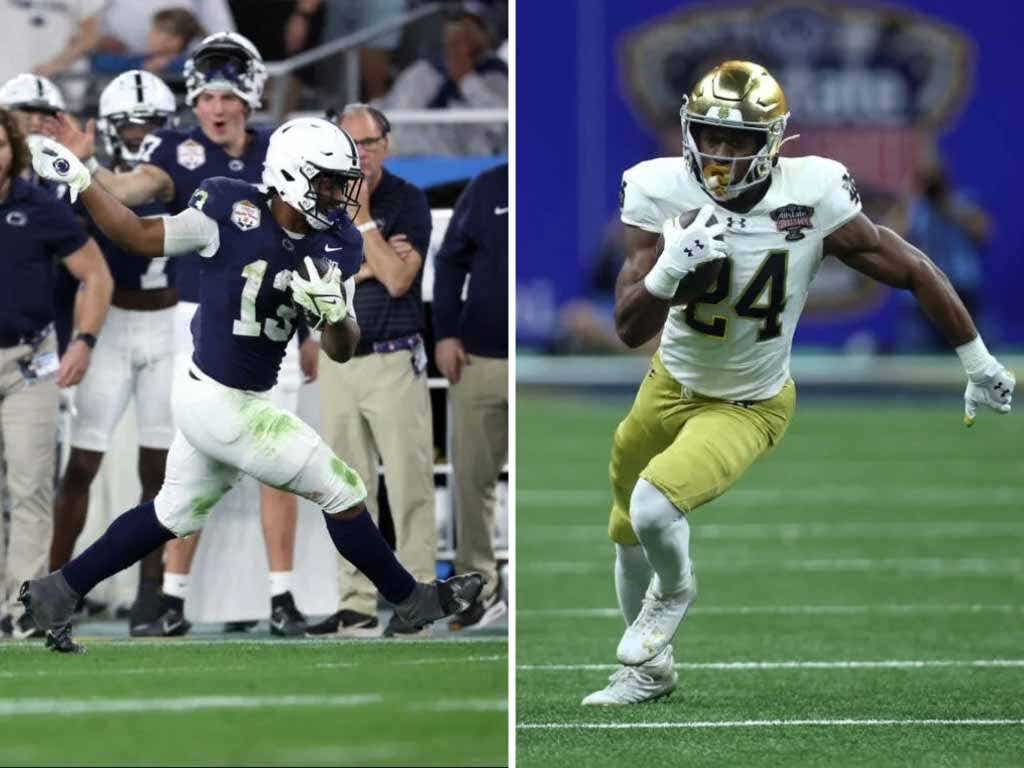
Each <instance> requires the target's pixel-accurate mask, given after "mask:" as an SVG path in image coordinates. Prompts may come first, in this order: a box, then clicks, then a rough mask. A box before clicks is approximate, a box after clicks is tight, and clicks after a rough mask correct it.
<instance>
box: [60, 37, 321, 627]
mask: <svg viewBox="0 0 1024 768" xmlns="http://www.w3.org/2000/svg"><path fill="white" fill-rule="evenodd" d="M265 80H266V68H265V67H264V65H263V60H262V58H261V56H260V54H259V51H257V50H256V48H255V46H253V44H252V43H251V42H250V41H249V40H248V39H246V38H245V37H244V36H242V35H239V34H237V33H234V32H220V33H217V34H213V35H210V36H209V37H207V38H205V39H204V40H203V41H202V43H200V45H199V46H198V47H197V48H196V50H195V51H194V52H193V53H192V56H191V57H190V58H189V60H188V61H187V62H186V64H185V84H186V102H187V103H188V105H189V106H191V107H192V109H193V112H194V113H195V115H196V118H197V119H198V122H199V124H198V125H197V126H196V127H195V128H192V129H191V130H188V131H181V130H175V129H163V130H158V131H156V132H154V133H152V134H150V135H149V136H147V137H146V139H145V140H144V141H143V144H142V146H141V148H140V151H139V162H138V164H137V165H136V166H135V168H134V169H133V170H132V171H131V172H129V173H120V174H114V173H111V172H110V171H108V170H107V169H105V168H101V167H100V166H98V165H97V164H96V161H95V160H94V159H92V156H93V152H94V145H95V140H94V138H93V131H92V129H91V127H90V126H87V127H86V130H85V131H84V132H83V131H79V130H77V128H76V126H75V125H74V124H73V123H72V122H71V121H70V120H68V119H66V118H62V119H60V120H59V121H58V123H57V125H55V126H51V128H52V130H53V131H54V132H55V135H56V138H57V139H58V141H60V142H61V143H63V144H64V145H65V146H67V147H69V148H70V149H72V150H73V151H74V152H75V154H76V155H77V156H78V157H79V158H80V159H83V160H85V161H86V165H87V166H88V167H89V168H90V170H91V171H92V172H93V173H94V174H95V177H96V179H97V180H98V181H99V182H100V183H101V184H103V186H104V187H105V188H106V189H107V190H109V191H110V192H111V194H113V195H114V196H115V197H116V198H118V199H119V200H120V201H121V202H122V203H124V204H125V205H128V206H135V205H139V204H142V203H145V202H147V201H150V200H154V199H155V200H158V201H160V202H162V203H164V204H165V205H166V207H167V211H168V212H169V213H172V214H175V213H179V212H180V211H182V210H184V209H185V208H186V207H187V206H188V203H189V199H190V197H191V195H192V193H193V191H195V190H196V189H197V188H198V187H199V186H200V184H201V183H202V181H203V180H204V179H208V178H212V177H216V176H224V177H228V178H236V179H239V180H242V181H246V182H250V183H258V182H259V181H260V179H261V174H262V168H263V158H264V157H265V155H266V152H267V142H268V140H269V137H270V132H269V131H267V130H258V129H253V128H250V127H248V125H247V121H248V118H249V115H250V114H251V112H252V110H253V109H256V108H257V107H259V105H260V99H261V97H262V94H263V85H264V82H265ZM201 261H202V260H201V258H200V256H199V254H197V253H191V254H184V255H182V256H180V257H177V258H175V262H176V267H177V270H176V276H175V285H176V288H177V291H178V307H177V310H176V315H177V319H176V332H175V349H176V352H177V354H176V363H175V364H176V371H175V374H176V375H175V380H176V381H180V380H181V377H182V375H183V372H184V369H185V368H187V366H188V363H189V360H190V359H191V357H192V335H191V334H190V333H189V327H190V324H191V321H192V317H193V315H194V314H195V312H196V307H197V306H198V302H199V298H200V291H199V276H200V272H201V267H200V262H201ZM299 331H300V332H299V339H298V340H299V342H300V344H298V345H296V344H295V343H294V342H293V344H292V345H291V346H290V347H289V353H288V355H287V356H286V358H285V366H287V368H286V371H287V372H288V373H289V374H290V375H287V376H282V377H281V379H282V383H281V385H280V386H279V387H277V388H275V390H274V392H273V393H272V397H273V399H274V400H275V402H276V403H277V404H278V405H280V406H282V407H284V408H287V409H289V410H292V411H294V410H295V409H296V408H297V406H298V390H297V384H292V385H291V386H289V382H297V381H298V380H299V375H298V373H297V372H296V371H294V370H293V369H294V368H296V367H297V366H298V364H299V361H300V360H301V363H302V372H303V374H304V376H305V379H306V380H307V381H309V380H312V379H313V378H315V376H316V366H317V361H318V353H319V350H318V347H317V344H316V341H315V340H314V339H312V338H311V337H309V335H308V333H306V329H305V328H304V327H303V326H300V328H299ZM296 346H298V348H299V349H298V352H297V353H296V350H295V347H296ZM260 506H261V511H262V515H261V523H262V526H263V536H264V540H265V542H266V546H267V560H268V563H269V566H270V571H271V631H273V632H274V634H282V635H291V636H295V635H298V636H301V635H304V634H305V629H306V621H305V617H304V616H303V615H302V614H301V613H300V612H299V611H298V609H297V608H296V606H295V603H294V600H293V598H292V595H291V591H290V585H291V572H292V569H293V563H294V542H295V531H296V526H297V519H298V508H297V503H296V499H295V498H294V497H293V496H291V495H290V494H287V493H283V492H281V491H280V490H277V489H274V488H268V487H266V486H262V487H261V488H260ZM197 545H198V536H192V537H190V538H187V539H181V540H175V541H172V542H170V543H169V544H168V545H167V548H166V560H165V572H164V579H163V592H164V599H163V610H162V616H161V618H160V620H159V621H153V622H149V623H145V622H141V621H140V622H132V624H131V627H132V633H133V634H136V635H168V634H170V635H179V634H184V633H185V632H187V631H188V629H189V627H190V624H189V623H188V622H187V621H186V620H185V616H184V598H185V595H186V593H187V589H188V574H189V571H190V570H191V566H192V559H193V557H194V555H195V552H196V547H197Z"/></svg>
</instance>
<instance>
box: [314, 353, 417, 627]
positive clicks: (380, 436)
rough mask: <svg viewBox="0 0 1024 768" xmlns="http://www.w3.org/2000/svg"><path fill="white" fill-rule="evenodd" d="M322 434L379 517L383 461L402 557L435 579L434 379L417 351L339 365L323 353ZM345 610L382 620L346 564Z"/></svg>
mask: <svg viewBox="0 0 1024 768" xmlns="http://www.w3.org/2000/svg"><path fill="white" fill-rule="evenodd" d="M320 423H321V430H320V431H321V434H322V435H323V438H324V440H325V441H326V442H327V444H328V445H329V446H330V447H331V449H332V450H333V451H334V452H335V453H336V454H337V455H338V456H339V457H340V458H341V459H342V460H343V461H344V462H345V463H346V464H348V465H349V466H350V467H352V469H354V470H355V471H356V472H358V473H359V476H360V477H362V478H363V482H364V483H365V484H366V491H367V496H366V506H367V508H368V509H369V510H370V514H371V515H373V519H374V520H377V514H378V510H377V490H378V486H379V482H378V478H377V460H378V458H379V459H380V461H381V463H383V465H384V478H385V480H386V481H387V486H388V504H389V505H390V507H391V516H392V518H393V519H394V522H395V539H396V544H397V547H398V551H397V553H396V554H397V556H398V560H399V561H400V562H401V563H402V565H404V566H405V567H406V568H407V569H408V570H409V572H410V573H412V575H413V576H415V577H416V580H417V581H432V580H433V579H434V578H435V574H436V569H435V562H436V559H437V522H436V519H435V513H434V437H433V424H432V422H431V418H430V396H429V393H428V392H427V375H426V373H420V374H419V375H416V374H414V373H413V368H412V352H410V351H409V350H401V351H398V352H389V353H387V354H376V353H373V354H369V355H365V356H362V357H356V358H353V359H352V360H349V361H348V362H347V363H344V364H342V365H339V364H338V363H336V362H334V361H333V360H331V359H330V358H328V357H327V356H326V355H325V354H323V353H321V355H320ZM338 571H339V586H340V593H341V606H340V607H341V609H343V610H345V609H347V610H351V611H358V612H359V613H365V614H369V615H371V616H376V615H377V591H376V589H375V588H374V587H373V585H372V584H371V583H370V581H369V579H367V578H366V577H365V576H363V574H362V573H360V572H359V571H358V570H357V569H356V568H355V567H354V566H353V565H352V564H351V563H349V562H348V561H347V560H340V565H339V568H338Z"/></svg>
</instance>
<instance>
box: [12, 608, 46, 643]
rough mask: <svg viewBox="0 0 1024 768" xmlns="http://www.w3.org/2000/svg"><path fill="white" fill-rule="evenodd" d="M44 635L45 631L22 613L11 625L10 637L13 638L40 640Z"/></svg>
mask: <svg viewBox="0 0 1024 768" xmlns="http://www.w3.org/2000/svg"><path fill="white" fill-rule="evenodd" d="M45 636H46V633H45V632H44V631H43V630H41V629H40V628H39V627H37V626H36V623H35V622H34V621H32V619H31V618H29V616H28V615H27V614H24V613H23V614H22V615H21V618H19V619H18V620H17V621H15V622H13V624H12V626H11V637H12V638H13V639H15V640H41V639H42V638H43V637H45Z"/></svg>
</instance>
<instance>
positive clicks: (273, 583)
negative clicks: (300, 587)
mask: <svg viewBox="0 0 1024 768" xmlns="http://www.w3.org/2000/svg"><path fill="white" fill-rule="evenodd" d="M291 591H292V571H271V572H270V596H271V597H277V596H278V595H283V594H284V593H285V592H291Z"/></svg>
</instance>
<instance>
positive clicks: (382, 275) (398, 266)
mask: <svg viewBox="0 0 1024 768" xmlns="http://www.w3.org/2000/svg"><path fill="white" fill-rule="evenodd" d="M364 186H365V185H364ZM368 208H369V204H368V203H367V205H365V206H362V207H361V208H360V210H359V213H358V214H357V215H356V218H355V224H356V225H357V226H366V225H368V224H373V219H372V218H370V215H369V213H368ZM362 234H363V254H364V256H365V258H366V265H367V266H368V267H369V272H370V273H371V274H372V275H373V277H375V278H377V279H378V280H379V281H380V282H381V283H382V284H383V285H384V287H385V288H386V289H387V291H388V295H389V296H391V297H392V298H398V297H399V296H404V295H405V294H406V293H408V291H409V288H411V287H412V284H413V281H414V280H415V279H416V275H417V273H418V272H419V271H420V266H422V264H423V255H422V254H421V253H419V252H418V251H417V250H416V249H415V248H413V247H411V246H409V247H407V248H403V250H402V252H401V253H399V252H398V250H397V249H396V248H395V247H394V246H393V245H392V244H391V242H389V241H388V240H385V239H384V236H383V235H382V234H381V233H380V230H379V229H377V227H376V225H375V224H374V225H373V226H370V227H369V228H368V229H365V230H363V233H362Z"/></svg>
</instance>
